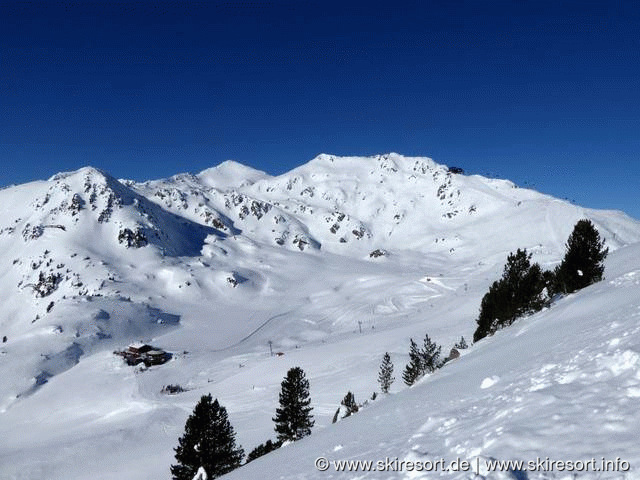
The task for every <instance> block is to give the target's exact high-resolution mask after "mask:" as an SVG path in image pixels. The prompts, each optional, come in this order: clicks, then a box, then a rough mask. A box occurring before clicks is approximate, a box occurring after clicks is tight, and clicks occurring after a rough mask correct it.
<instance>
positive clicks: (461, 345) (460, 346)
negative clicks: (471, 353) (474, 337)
mask: <svg viewBox="0 0 640 480" xmlns="http://www.w3.org/2000/svg"><path fill="white" fill-rule="evenodd" d="M453 348H456V349H458V350H465V349H467V348H469V345H467V341H466V340H465V339H464V337H460V341H459V342H458V343H456V344H455V345H454V346H453Z"/></svg>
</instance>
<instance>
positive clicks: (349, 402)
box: [340, 391, 360, 418]
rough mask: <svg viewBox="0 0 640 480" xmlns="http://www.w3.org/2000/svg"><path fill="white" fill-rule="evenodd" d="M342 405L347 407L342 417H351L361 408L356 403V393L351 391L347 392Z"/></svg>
mask: <svg viewBox="0 0 640 480" xmlns="http://www.w3.org/2000/svg"><path fill="white" fill-rule="evenodd" d="M340 405H342V406H343V407H344V408H345V412H344V415H343V416H342V418H347V417H350V416H351V415H353V414H354V413H357V412H358V410H359V409H360V407H358V404H357V403H356V397H355V395H354V394H353V393H351V392H350V391H349V392H347V394H346V395H345V396H344V398H343V399H342V402H340Z"/></svg>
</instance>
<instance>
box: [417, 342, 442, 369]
mask: <svg viewBox="0 0 640 480" xmlns="http://www.w3.org/2000/svg"><path fill="white" fill-rule="evenodd" d="M441 350H442V347H440V346H438V345H437V344H436V343H435V342H434V341H432V340H431V339H430V338H429V335H425V336H424V342H423V344H422V350H420V357H421V368H420V369H421V373H422V375H424V374H426V373H433V372H434V371H435V370H436V369H438V368H440V366H441V362H440V352H441Z"/></svg>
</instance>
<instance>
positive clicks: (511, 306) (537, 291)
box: [473, 249, 545, 342]
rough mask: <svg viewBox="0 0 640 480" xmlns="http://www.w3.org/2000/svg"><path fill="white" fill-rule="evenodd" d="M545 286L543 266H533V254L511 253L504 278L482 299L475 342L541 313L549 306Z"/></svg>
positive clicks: (535, 264)
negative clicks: (519, 319)
mask: <svg viewBox="0 0 640 480" xmlns="http://www.w3.org/2000/svg"><path fill="white" fill-rule="evenodd" d="M544 286H545V285H544V278H543V275H542V270H541V268H540V265H538V264H537V263H534V264H531V254H530V253H527V251H526V250H520V249H518V250H517V252H516V253H510V254H509V256H508V257H507V264H506V265H505V266H504V271H503V273H502V278H501V279H500V280H497V281H495V282H493V284H492V285H491V287H490V288H489V292H487V293H486V294H485V296H484V297H483V298H482V302H481V304H480V315H479V316H478V319H477V320H476V321H477V323H478V328H477V329H476V331H475V333H474V334H473V341H474V342H477V341H478V340H480V339H481V338H484V337H486V336H487V335H492V334H493V333H495V332H496V331H497V330H498V329H500V328H502V327H505V326H508V325H511V324H512V323H513V322H514V320H515V319H516V318H518V317H520V316H522V315H525V314H528V313H532V312H536V311H538V310H540V309H541V308H542V307H543V306H544V305H545V299H544V297H543V295H542V291H543V289H544Z"/></svg>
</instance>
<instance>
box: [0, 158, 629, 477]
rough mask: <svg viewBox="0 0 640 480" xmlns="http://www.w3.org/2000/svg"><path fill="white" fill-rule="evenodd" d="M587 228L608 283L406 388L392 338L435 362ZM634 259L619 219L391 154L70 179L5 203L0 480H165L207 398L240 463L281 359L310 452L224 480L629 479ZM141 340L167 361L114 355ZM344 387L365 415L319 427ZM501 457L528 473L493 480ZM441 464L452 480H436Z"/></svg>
mask: <svg viewBox="0 0 640 480" xmlns="http://www.w3.org/2000/svg"><path fill="white" fill-rule="evenodd" d="M581 218H589V219H591V220H592V221H593V222H594V224H595V225H596V227H597V228H598V230H599V231H600V234H601V236H602V237H604V238H606V242H607V246H609V248H610V253H609V256H608V258H607V260H606V262H605V280H603V281H602V282H599V283H597V284H594V285H592V286H590V287H587V288H586V289H584V290H581V291H579V292H576V293H574V294H572V295H567V296H564V297H560V298H557V299H555V301H554V302H553V304H552V305H551V307H550V308H548V309H545V310H543V311H541V312H539V313H537V314H535V315H532V316H530V317H527V318H523V319H520V320H518V321H516V323H514V324H513V325H512V326H511V327H509V328H506V329H504V330H501V331H499V332H498V333H496V334H495V335H494V336H493V337H489V338H486V339H484V340H482V341H480V342H478V343H477V344H474V345H472V346H471V347H470V348H469V349H467V350H463V351H462V356H461V358H458V359H456V360H453V361H451V362H449V363H447V364H446V365H445V366H444V367H443V368H441V369H439V370H437V371H436V372H435V373H434V374H431V375H428V376H426V377H424V378H423V379H421V380H420V381H419V382H418V383H417V384H415V385H414V386H412V387H410V388H408V387H406V386H405V385H404V384H403V383H402V379H401V377H402V370H403V369H404V366H405V365H406V363H407V361H408V348H409V339H410V338H413V339H414V340H416V341H417V342H418V343H420V342H421V341H422V339H423V338H424V335H425V334H427V333H428V334H429V336H430V337H431V338H432V339H433V340H435V341H436V342H437V343H438V344H439V345H442V347H443V353H445V354H446V353H447V352H448V351H449V349H450V348H451V347H452V346H453V344H454V343H455V342H457V341H458V340H459V339H460V337H461V336H464V337H465V339H467V341H469V343H471V342H470V340H471V338H472V336H473V331H474V330H475V326H476V324H475V319H476V317H477V315H478V310H479V305H480V300H481V298H482V296H483V295H484V293H486V291H487V289H488V287H489V285H490V284H491V283H492V282H493V281H494V280H496V279H498V278H499V277H500V275H501V273H502V268H503V265H504V263H505V261H506V257H507V255H508V253H509V252H511V251H515V250H516V249H517V248H527V249H528V251H530V252H532V253H533V260H534V261H537V262H539V263H540V264H541V265H542V266H543V268H552V267H553V266H554V265H556V264H557V263H558V262H559V261H560V259H561V258H562V255H563V253H564V243H565V242H566V239H567V237H568V235H569V233H570V232H571V230H572V228H573V225H574V224H575V223H576V222H577V221H578V220H579V219H581ZM127 230H128V232H127ZM129 232H130V234H129ZM136 234H137V235H136ZM638 242H640V223H639V222H637V221H635V220H633V219H631V218H629V217H627V216H626V215H624V214H623V213H621V212H612V211H596V210H589V209H584V208H581V207H579V206H576V205H572V204H570V203H568V202H564V201H561V200H558V199H555V198H552V197H549V196H547V195H543V194H540V193H538V192H535V191H532V190H527V189H522V188H517V187H516V186H515V185H514V184H513V183H511V182H508V181H504V180H495V179H487V178H484V177H480V176H467V175H461V174H452V173H450V172H449V171H448V169H447V167H445V166H442V165H438V164H437V163H435V162H433V161H432V160H430V159H426V158H409V157H403V156H401V155H397V154H390V155H383V156H376V157H335V156H331V155H321V156H319V157H317V158H316V159H314V160H312V161H311V162H309V163H308V164H306V165H303V166H302V167H299V168H297V169H295V170H293V171H291V172H288V173H286V174H284V175H281V176H278V177H271V176H269V175H267V174H265V173H263V172H258V171H255V170H253V169H250V168H248V167H244V166H242V165H240V164H237V163H234V162H226V163H224V164H222V165H220V166H218V167H215V168H213V169H209V170H207V171H205V172H202V173H201V174H198V175H188V174H183V175H177V176H175V177H172V178H170V179H165V180H157V181H150V182H145V183H135V182H131V181H125V180H122V181H119V180H116V179H114V178H113V177H110V176H109V175H108V174H107V173H106V172H100V171H98V170H95V169H92V168H85V169H82V170H79V171H77V172H70V173H64V174H60V175H57V176H55V177H53V178H52V179H50V180H48V181H41V182H34V183H30V184H25V185H20V186H16V187H11V188H7V189H4V190H2V191H0V249H1V251H2V256H1V263H0V284H1V285H2V288H1V289H0V304H1V305H2V308H1V309H0V337H3V336H6V337H7V341H6V342H4V343H2V344H0V378H1V379H2V381H1V383H0V385H1V387H0V438H2V439H3V440H2V441H1V442H0V478H7V479H33V478H47V479H86V478H99V479H116V478H117V479H122V478H131V479H160V478H167V479H169V478H171V475H170V472H169V466H170V465H171V464H172V463H174V462H175V460H174V458H173V455H174V452H173V448H174V447H175V446H176V445H177V440H178V437H179V436H180V435H182V433H183V430H184V422H185V420H186V418H187V416H188V415H189V414H190V413H191V411H192V409H193V407H194V406H195V404H196V402H197V401H198V400H199V398H200V397H201V396H202V395H205V394H208V393H211V394H212V396H213V397H214V398H217V399H218V400H219V401H220V403H221V404H222V405H223V406H225V407H226V408H227V410H228V412H229V418H230V421H231V423H232V425H233V427H234V429H235V431H236V433H237V440H238V443H240V444H241V445H242V446H243V447H244V449H245V452H247V453H248V452H249V451H250V450H251V449H253V448H254V447H255V446H257V445H258V444H260V443H263V442H265V441H266V440H268V439H270V438H271V439H274V438H275V432H274V431H273V422H272V420H271V418H272V417H273V415H274V413H275V408H276V407H277V402H278V393H279V390H280V382H281V381H282V379H283V377H284V376H285V374H286V372H287V370H288V369H289V368H291V367H293V366H300V367H302V368H303V369H304V371H305V372H306V374H307V377H308V379H309V381H310V384H311V399H312V406H313V408H314V410H313V415H314V418H315V421H316V424H315V427H314V429H313V433H312V435H311V436H310V437H307V438H305V439H303V440H300V441H299V442H296V443H293V444H289V445H286V446H285V447H283V448H281V449H279V450H277V451H275V452H272V453H270V454H268V455H266V456H264V457H261V458H259V459H257V460H255V461H254V462H251V463H250V464H248V465H246V466H243V467H241V468H240V469H238V470H236V471H234V472H232V473H230V474H229V475H228V478H237V479H254V478H255V479H257V478H260V479H264V478H270V479H281V478H282V479H326V478H350V479H353V478H380V479H387V478H407V479H413V478H438V477H444V478H454V479H457V478H460V479H462V478H464V479H468V478H476V477H475V475H476V473H479V474H480V475H481V476H483V477H485V478H490V479H493V478H496V479H498V478H500V479H502V478H505V479H506V478H517V479H523V478H528V479H534V478H558V479H565V478H566V479H569V478H571V479H572V478H574V477H575V476H576V475H577V477H578V478H620V479H635V478H640V473H638V471H639V470H638V469H640V453H638V450H637V439H636V437H637V431H638V430H639V427H640V425H639V423H640V419H639V417H638V415H637V412H638V401H639V397H640V372H639V370H638V368H639V367H640V336H639V330H640V255H639V254H640V244H639V243H638ZM376 250H377V251H378V252H379V253H380V254H379V255H377V254H376V255H372V253H373V252H374V251H376ZM137 341H143V342H149V343H152V344H153V345H156V346H158V347H160V348H163V349H165V350H167V351H169V352H171V353H172V354H173V357H172V359H171V361H169V362H168V363H166V364H164V365H157V366H152V367H150V368H142V367H140V366H138V367H131V366H128V365H126V364H125V362H123V360H122V358H120V357H118V356H116V355H114V354H113V351H114V350H117V349H123V348H126V347H127V345H128V344H130V343H133V342H137ZM269 342H271V347H272V350H273V352H274V353H277V355H273V356H272V355H270V348H269ZM387 351H388V352H389V353H390V354H391V359H392V361H393V363H394V366H395V377H396V381H395V383H394V384H393V385H392V387H391V393H390V394H388V395H384V394H380V393H379V390H380V389H379V386H378V384H377V374H378V368H379V366H380V362H381V360H382V356H383V355H384V353H385V352H387ZM167 385H180V386H181V387H182V388H183V389H184V390H185V391H184V392H181V393H178V394H173V395H169V394H167V393H165V392H163V388H164V387H165V386H167ZM347 391H351V392H353V393H354V394H355V398H356V400H357V401H358V402H359V403H362V402H364V401H365V400H369V401H368V404H367V405H366V406H365V407H364V408H362V409H361V410H360V412H358V413H357V414H355V415H353V416H351V417H349V418H346V419H344V420H341V421H339V422H338V423H336V424H332V423H331V421H332V418H333V415H334V413H335V411H336V409H337V408H338V406H339V405H340V401H341V399H342V398H343V397H344V395H345V394H346V393H347ZM374 391H376V392H378V396H377V398H376V400H375V401H371V400H370V397H371V395H372V393H373V392H374ZM320 458H321V460H318V459H320ZM603 459H604V460H603ZM324 460H326V462H327V463H326V465H325V464H324V463H323V461H324ZM509 460H514V461H522V462H524V464H522V465H518V464H510V465H503V466H502V467H504V468H498V467H496V471H490V469H491V465H492V464H491V462H493V461H509ZM342 461H364V462H372V464H371V465H368V464H366V463H359V464H351V465H346V464H341V463H335V462H342ZM411 462H413V463H411ZM455 462H458V463H459V464H460V465H462V466H464V465H465V464H464V463H462V462H468V464H469V467H468V471H456V472H454V471H447V472H444V471H442V466H445V467H448V466H451V464H452V463H455ZM528 462H532V464H531V465H529V464H528ZM554 462H555V463H554ZM559 462H582V463H578V464H574V465H573V466H574V467H582V469H580V470H576V469H575V468H574V469H573V470H567V468H566V465H564V467H565V468H564V469H562V468H561V467H562V466H563V465H561V464H560V463H559ZM603 462H604V463H603ZM417 464H421V465H422V466H423V467H425V468H423V469H422V471H417V470H418V469H419V467H418V468H415V465H417ZM408 465H414V468H411V467H408ZM318 467H320V468H318ZM325 467H327V469H326V470H324V468H325ZM507 467H509V468H510V471H507V470H509V468H507ZM548 467H553V471H544V470H545V469H547V470H549V469H550V468H548ZM602 467H604V468H606V469H608V470H609V471H595V470H596V469H602ZM627 467H628V468H627ZM340 469H343V470H352V471H338V470H340ZM427 469H428V470H427ZM478 469H479V470H478ZM365 470H366V471H365ZM500 470H504V471H500ZM562 470H564V471H562ZM613 470H617V471H613ZM225 478H227V477H225Z"/></svg>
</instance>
